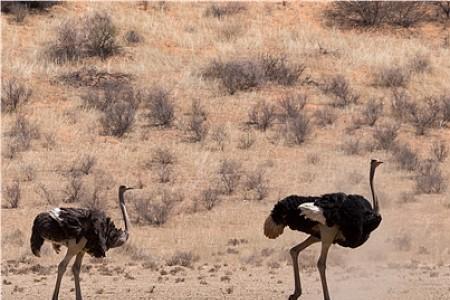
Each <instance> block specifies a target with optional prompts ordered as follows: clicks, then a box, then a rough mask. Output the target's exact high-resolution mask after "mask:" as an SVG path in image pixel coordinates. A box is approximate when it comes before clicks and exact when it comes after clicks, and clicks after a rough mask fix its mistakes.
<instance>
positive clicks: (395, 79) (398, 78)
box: [375, 67, 410, 88]
mask: <svg viewBox="0 0 450 300" xmlns="http://www.w3.org/2000/svg"><path fill="white" fill-rule="evenodd" d="M409 79H410V76H409V74H408V73H407V72H406V70H405V69H404V68H401V67H384V68H382V69H381V70H379V71H378V73H377V74H376V79H375V81H376V84H377V85H378V86H381V87H387V88H398V87H406V85H407V84H408V82H409Z"/></svg>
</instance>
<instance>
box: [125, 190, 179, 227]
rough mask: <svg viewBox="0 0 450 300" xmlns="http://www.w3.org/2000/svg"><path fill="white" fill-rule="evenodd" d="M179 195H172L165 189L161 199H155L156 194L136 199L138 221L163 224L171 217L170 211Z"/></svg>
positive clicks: (140, 222)
mask: <svg viewBox="0 0 450 300" xmlns="http://www.w3.org/2000/svg"><path fill="white" fill-rule="evenodd" d="M173 197H178V195H171V194H169V192H168V191H163V192H162V193H161V195H160V198H161V199H160V200H159V201H157V200H155V198H156V197H155V195H152V196H150V197H147V198H138V199H135V201H134V207H135V211H136V215H137V217H136V223H137V224H148V225H153V226H162V225H164V224H165V223H166V222H167V220H168V219H169V216H170V212H171V210H172V208H173V206H174V204H175V202H176V201H178V199H175V198H173Z"/></svg>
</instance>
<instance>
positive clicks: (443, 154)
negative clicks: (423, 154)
mask: <svg viewBox="0 0 450 300" xmlns="http://www.w3.org/2000/svg"><path fill="white" fill-rule="evenodd" d="M430 152H431V155H432V158H433V159H434V160H436V161H438V162H443V161H444V160H445V159H446V158H447V157H448V147H447V145H446V143H445V142H444V141H443V140H438V141H434V142H433V143H432V144H431V148H430Z"/></svg>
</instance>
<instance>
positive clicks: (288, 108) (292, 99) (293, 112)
mask: <svg viewBox="0 0 450 300" xmlns="http://www.w3.org/2000/svg"><path fill="white" fill-rule="evenodd" d="M307 101H308V96H307V95H305V94H300V93H298V94H293V95H288V96H286V97H284V98H283V99H281V101H280V103H279V107H280V110H281V113H280V115H279V119H280V121H281V122H286V121H287V120H288V119H290V118H296V117H297V116H298V115H299V114H300V112H301V111H302V110H303V108H304V107H305V105H306V102H307Z"/></svg>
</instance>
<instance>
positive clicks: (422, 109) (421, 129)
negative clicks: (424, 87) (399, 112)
mask: <svg viewBox="0 0 450 300" xmlns="http://www.w3.org/2000/svg"><path fill="white" fill-rule="evenodd" d="M440 112H441V106H440V105H439V102H438V101H437V99H436V98H433V97H428V98H426V99H425V100H424V101H423V102H422V103H421V104H420V105H417V104H416V103H412V104H411V105H410V106H409V110H408V112H407V113H408V114H409V116H408V118H409V121H410V122H411V124H412V125H413V126H414V128H415V129H416V133H417V134H418V135H424V134H425V133H426V131H427V130H428V129H430V128H432V127H433V126H435V125H436V124H437V122H438V120H439V116H440Z"/></svg>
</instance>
